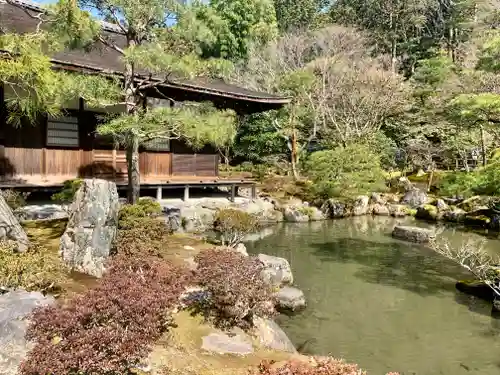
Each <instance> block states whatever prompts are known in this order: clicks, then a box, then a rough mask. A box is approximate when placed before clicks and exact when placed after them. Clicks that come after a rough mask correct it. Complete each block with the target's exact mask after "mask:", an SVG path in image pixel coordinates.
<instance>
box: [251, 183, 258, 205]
mask: <svg viewBox="0 0 500 375" xmlns="http://www.w3.org/2000/svg"><path fill="white" fill-rule="evenodd" d="M250 196H251V197H252V201H254V200H255V199H257V186H255V185H252V187H251V188H250Z"/></svg>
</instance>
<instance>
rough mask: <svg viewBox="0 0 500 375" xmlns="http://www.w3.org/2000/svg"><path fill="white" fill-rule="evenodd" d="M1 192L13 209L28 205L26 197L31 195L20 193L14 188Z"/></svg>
mask: <svg viewBox="0 0 500 375" xmlns="http://www.w3.org/2000/svg"><path fill="white" fill-rule="evenodd" d="M0 194H2V197H3V199H5V203H7V205H8V206H9V207H10V209H11V210H12V211H14V210H16V209H18V208H20V207H24V206H26V198H28V195H29V193H20V192H18V191H15V190H12V189H4V190H0Z"/></svg>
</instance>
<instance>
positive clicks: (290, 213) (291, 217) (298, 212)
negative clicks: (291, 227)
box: [283, 207, 309, 223]
mask: <svg viewBox="0 0 500 375" xmlns="http://www.w3.org/2000/svg"><path fill="white" fill-rule="evenodd" d="M308 208H309V207H307V208H305V207H287V208H285V210H284V211H283V216H284V217H285V221H288V222H291V223H307V222H308V221H309V215H308V212H307V209H308Z"/></svg>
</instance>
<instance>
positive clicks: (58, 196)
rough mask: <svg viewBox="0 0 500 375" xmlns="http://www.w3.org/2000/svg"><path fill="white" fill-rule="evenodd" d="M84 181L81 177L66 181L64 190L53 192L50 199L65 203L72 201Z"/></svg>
mask: <svg viewBox="0 0 500 375" xmlns="http://www.w3.org/2000/svg"><path fill="white" fill-rule="evenodd" d="M82 181H83V180H82V179H81V178H75V179H73V180H66V181H64V183H63V188H62V190H61V191H60V192H59V193H55V194H52V196H51V197H50V199H52V200H53V201H56V202H59V203H64V204H70V203H72V202H73V199H74V198H75V194H76V192H77V191H78V189H80V186H81V185H82Z"/></svg>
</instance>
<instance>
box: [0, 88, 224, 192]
mask: <svg viewBox="0 0 500 375" xmlns="http://www.w3.org/2000/svg"><path fill="white" fill-rule="evenodd" d="M3 95H4V91H3V90H2V88H1V86H0V110H1V111H0V180H2V181H3V182H13V183H16V184H35V185H50V184H59V183H62V182H64V181H65V180H68V179H73V178H77V177H99V178H107V179H111V180H114V181H117V182H121V181H123V182H125V181H126V180H127V163H126V156H125V151H124V150H123V149H118V150H117V149H114V146H113V145H112V143H109V144H105V143H102V142H99V141H98V140H97V139H96V137H95V129H96V127H97V117H96V114H95V113H93V112H90V111H82V110H70V111H68V112H69V113H71V114H72V115H77V116H78V129H79V147H75V148H69V147H47V146H46V144H47V118H46V117H45V116H40V118H39V119H38V120H37V121H35V123H34V124H33V123H32V124H30V123H23V124H22V126H21V127H20V128H17V129H16V128H14V127H12V126H11V125H9V124H7V123H6V118H5V113H6V111H5V107H4V103H5V102H4V100H3V99H4V98H3ZM83 107H84V106H83V104H80V108H83ZM170 150H171V152H154V151H148V150H145V149H142V148H141V149H140V156H139V163H140V173H141V180H142V181H143V182H144V183H148V182H150V183H160V182H161V181H165V180H167V179H171V178H172V177H179V178H185V177H189V176H191V177H212V178H213V177H216V176H218V163H219V157H218V154H217V153H216V151H215V150H214V149H213V148H211V147H205V148H203V149H202V150H199V151H197V152H196V153H194V152H193V150H192V149H190V148H189V147H188V146H187V145H186V144H184V143H182V142H178V141H172V142H171V145H170Z"/></svg>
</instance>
